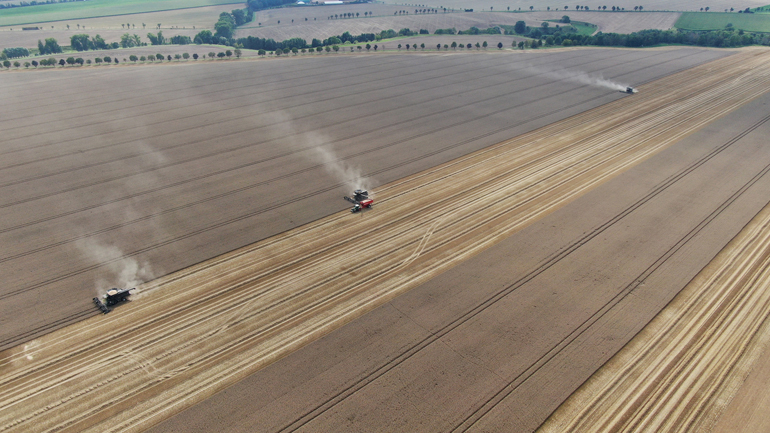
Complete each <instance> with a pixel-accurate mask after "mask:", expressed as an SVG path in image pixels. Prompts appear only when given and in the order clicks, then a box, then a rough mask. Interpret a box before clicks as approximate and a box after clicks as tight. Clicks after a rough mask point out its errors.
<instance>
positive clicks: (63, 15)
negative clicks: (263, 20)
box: [0, 0, 245, 26]
mask: <svg viewBox="0 0 770 433" xmlns="http://www.w3.org/2000/svg"><path fill="white" fill-rule="evenodd" d="M233 3H240V4H243V5H244V7H245V1H244V2H238V1H235V0H88V1H77V2H68V3H56V4H44V5H36V6H25V7H17V8H7V9H0V26H15V25H22V24H36V23H46V22H52V21H62V20H74V19H82V18H96V17H105V16H114V15H127V14H137V13H143V12H157V11H165V10H173V9H186V8H194V7H201V6H214V5H221V4H233Z"/></svg>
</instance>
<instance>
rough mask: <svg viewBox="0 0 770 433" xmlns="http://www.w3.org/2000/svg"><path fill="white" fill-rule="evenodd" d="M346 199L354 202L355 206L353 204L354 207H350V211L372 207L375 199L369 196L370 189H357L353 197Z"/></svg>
mask: <svg viewBox="0 0 770 433" xmlns="http://www.w3.org/2000/svg"><path fill="white" fill-rule="evenodd" d="M344 198H345V200H347V201H349V202H351V203H353V204H354V205H355V206H353V208H352V209H350V212H353V213H356V212H358V211H360V210H361V209H363V208H367V209H368V208H370V207H372V205H373V204H374V200H372V199H370V198H369V191H367V190H365V189H357V190H355V191H353V197H352V198H351V197H348V196H345V197H344Z"/></svg>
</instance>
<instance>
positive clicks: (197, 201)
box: [0, 48, 731, 348]
mask: <svg viewBox="0 0 770 433" xmlns="http://www.w3.org/2000/svg"><path fill="white" fill-rule="evenodd" d="M450 51H451V50H450ZM728 54H731V52H730V51H724V50H721V51H717V50H701V49H693V48H676V49H655V50H597V49H575V50H560V51H556V50H553V51H551V50H549V51H537V52H535V51H533V52H514V51H511V50H506V51H502V52H499V51H497V50H489V51H487V52H483V51H482V52H476V51H474V52H473V53H472V54H471V53H460V52H455V53H453V52H449V53H441V54H440V55H437V54H435V52H434V53H433V54H428V53H426V54H414V53H411V54H408V55H406V54H403V55H395V54H394V55H391V54H371V55H367V54H360V55H359V54H353V55H351V54H345V55H342V54H339V55H334V54H329V55H327V54H322V55H313V56H312V57H311V56H297V57H292V58H290V59H258V60H254V61H249V60H241V61H227V60H223V61H220V60H216V61H205V62H203V61H197V62H194V61H187V62H184V61H182V62H176V61H174V62H171V64H170V65H169V64H168V63H167V62H164V63H163V65H158V64H155V65H132V64H129V65H125V66H123V65H118V66H115V65H113V66H109V67H107V66H99V67H93V66H92V67H82V68H80V67H78V68H75V67H72V68H70V67H66V68H56V69H48V68H46V69H44V70H35V71H24V70H22V71H13V70H12V71H6V72H4V74H5V75H4V76H3V80H2V83H0V85H1V86H2V92H3V94H4V96H5V99H4V100H5V101H6V103H5V104H4V105H2V107H1V108H0V110H2V116H0V123H1V124H2V128H1V129H2V130H3V140H2V142H1V143H2V153H3V159H2V161H3V165H2V167H1V168H0V182H2V186H0V188H2V192H3V193H2V194H0V199H1V200H2V204H0V206H2V207H3V209H4V211H3V212H2V218H0V222H2V229H0V244H2V248H0V250H2V252H3V256H2V258H0V275H3V285H2V288H1V289H0V299H2V302H0V307H1V308H2V314H0V347H2V348H8V347H12V346H15V345H17V344H18V343H20V342H24V341H29V340H32V339H33V338H35V336H37V335H41V334H44V333H46V332H50V331H51V330H53V329H56V328H58V327H62V326H64V325H65V324H67V323H72V322H74V321H77V320H80V319H81V318H83V317H87V316H92V315H95V314H97V313H98V311H97V310H96V309H95V308H94V306H93V304H92V303H91V302H90V299H91V298H92V297H93V296H95V295H96V294H97V293H98V291H99V290H103V289H106V288H109V287H113V286H116V285H117V286H125V285H129V284H134V283H132V281H146V279H147V278H152V277H153V276H155V277H157V276H161V275H165V274H167V273H170V272H174V271H177V270H179V269H182V268H184V267H186V266H190V265H193V264H195V263H198V262H200V261H203V260H207V259H210V258H212V257H215V256H217V255H219V254H223V253H225V252H227V251H231V250H233V249H236V248H239V247H242V246H245V245H249V244H251V243H253V242H256V241H259V240H262V239H265V238H267V237H269V236H272V235H275V234H277V233H281V232H283V231H285V230H289V229H292V228H295V227H297V226H299V225H302V224H305V223H308V222H311V221H314V220H316V219H318V218H321V217H324V216H328V215H330V214H332V213H334V212H337V211H339V210H342V209H345V208H346V206H347V203H346V202H344V201H342V200H340V197H341V196H342V195H343V194H345V193H349V189H350V188H351V184H352V183H353V181H352V180H351V179H349V178H348V177H347V175H346V176H340V173H339V172H335V171H332V170H330V169H329V166H328V164H329V161H327V160H326V156H328V153H329V152H331V153H332V154H334V155H336V156H335V158H336V160H334V164H332V165H335V164H336V165H340V164H341V165H344V166H347V167H350V171H351V172H356V171H359V173H361V174H362V175H363V176H365V177H366V178H367V179H366V181H367V185H366V186H372V187H376V186H378V185H381V184H384V183H387V182H391V181H393V180H396V179H399V178H402V177H404V176H408V175H411V174H414V173H415V172H418V171H420V170H424V169H427V168H429V167H432V166H435V165H437V164H441V163H443V162H446V161H449V160H451V159H453V158H456V157H459V156H462V155H465V154H467V153H469V152H472V151H475V150H479V149H482V148H484V147H486V146H489V145H492V144H494V143H498V142H500V141H502V140H506V139H509V138H511V137H514V136H517V135H520V134H522V133H526V132H528V131H531V130H533V129H536V128H538V127H541V126H544V125H547V124H549V123H551V122H554V121H557V120H561V119H564V118H566V117H568V116H570V115H574V114H576V113H579V112H582V111H584V110H586V109H590V108H593V107H596V106H599V105H602V104H604V103H606V102H610V101H613V100H616V99H620V98H623V97H624V96H623V95H622V94H621V93H618V92H617V91H615V90H612V89H607V88H604V87H598V86H591V85H589V84H587V82H586V81H584V80H583V81H581V80H579V79H573V77H572V75H576V76H578V77H580V78H582V79H585V78H588V77H591V76H595V77H600V76H603V77H604V78H606V79H612V80H616V81H619V82H620V83H629V84H631V83H633V84H639V83H643V82H646V81H649V80H651V79H655V78H660V77H664V76H666V75H668V74H671V73H673V72H676V71H679V70H682V69H686V68H689V67H692V66H693V65H697V64H700V63H702V62H705V61H709V60H712V59H715V58H720V57H722V56H725V55H728ZM62 89H66V90H62ZM52 94H56V95H57V97H58V98H57V99H52V98H51V95H52ZM40 119H45V127H44V128H41V124H40Z"/></svg>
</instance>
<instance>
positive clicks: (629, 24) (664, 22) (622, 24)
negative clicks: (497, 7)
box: [524, 11, 680, 33]
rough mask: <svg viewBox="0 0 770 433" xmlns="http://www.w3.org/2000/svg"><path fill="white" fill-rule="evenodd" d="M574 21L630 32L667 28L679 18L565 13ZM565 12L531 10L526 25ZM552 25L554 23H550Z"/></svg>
mask: <svg viewBox="0 0 770 433" xmlns="http://www.w3.org/2000/svg"><path fill="white" fill-rule="evenodd" d="M566 14H567V15H569V17H570V19H572V20H574V21H582V22H586V23H591V24H595V25H596V26H597V29H596V30H597V31H599V32H604V33H632V32H638V31H640V30H647V29H658V30H668V29H671V28H673V27H674V23H675V22H676V20H677V19H678V18H679V15H680V14H679V13H678V12H643V13H633V12H625V13H612V12H590V11H589V12H576V11H572V12H571V13H566ZM563 15H565V12H564V11H562V12H556V13H554V12H533V13H530V14H526V16H527V19H525V20H524V21H525V22H526V23H527V25H528V26H540V24H541V23H542V22H543V21H546V20H558V19H560V18H561V17H562V16H563ZM550 24H551V25H554V23H550Z"/></svg>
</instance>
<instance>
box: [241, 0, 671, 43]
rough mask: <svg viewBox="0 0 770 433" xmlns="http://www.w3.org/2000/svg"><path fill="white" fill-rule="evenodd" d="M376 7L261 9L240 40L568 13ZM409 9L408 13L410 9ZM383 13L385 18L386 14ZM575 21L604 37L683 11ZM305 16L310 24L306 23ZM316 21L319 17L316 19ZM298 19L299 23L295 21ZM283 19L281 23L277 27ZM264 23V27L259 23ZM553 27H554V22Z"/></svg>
mask: <svg viewBox="0 0 770 433" xmlns="http://www.w3.org/2000/svg"><path fill="white" fill-rule="evenodd" d="M373 6H375V5H349V6H348V5H345V6H338V8H339V9H333V8H332V7H313V8H285V9H274V10H270V11H262V12H259V13H258V14H257V17H256V18H255V23H253V24H247V25H245V26H243V27H240V28H239V30H238V31H237V35H238V37H245V36H249V35H251V36H257V37H261V38H273V39H275V40H277V41H281V40H285V39H289V38H292V37H301V38H304V39H306V40H308V41H310V40H311V39H312V38H317V39H325V38H328V37H329V36H335V35H341V34H342V33H344V32H346V31H348V32H350V33H351V34H353V35H358V34H361V33H379V32H381V31H383V30H388V29H393V30H396V31H398V30H400V29H402V28H408V29H411V30H414V31H417V30H420V29H425V30H428V31H429V32H430V33H431V34H432V33H434V32H435V31H436V29H448V28H455V29H457V30H468V29H469V28H471V27H474V26H475V27H478V28H480V29H487V28H489V27H494V26H496V25H501V24H503V25H511V26H512V25H514V24H516V22H517V21H525V22H526V23H527V25H529V26H535V27H539V26H540V24H542V22H543V21H544V20H555V19H560V18H561V17H562V15H564V12H545V11H543V12H531V13H530V12H528V13H509V12H473V13H459V12H455V13H442V12H439V13H437V14H414V13H413V12H414V9H415V8H414V7H412V8H411V10H410V9H409V8H407V7H406V6H390V8H392V9H394V10H410V14H409V15H400V16H393V15H392V12H390V10H387V9H386V8H387V7H386V6H379V7H378V8H377V9H375V8H374V7H373ZM405 8H406V9H405ZM365 11H371V12H372V13H373V14H374V17H373V18H364V17H363V14H364V12H365ZM347 12H352V13H359V14H360V16H359V18H351V19H332V20H328V19H327V17H328V16H329V15H330V14H334V13H347ZM381 14H385V15H384V16H381ZM569 15H570V16H571V18H572V19H574V20H576V21H584V22H588V23H591V24H595V25H597V26H598V29H597V30H598V31H602V32H605V33H608V32H616V33H631V32H635V31H638V30H644V29H669V28H672V27H673V26H674V23H675V22H676V20H677V18H679V13H676V12H656V13H652V12H651V13H647V12H645V13H610V12H575V11H573V12H572V13H570V14H569ZM305 18H308V21H307V22H305ZM314 18H315V19H316V20H315V21H314ZM292 19H293V20H294V23H292V22H291V20H292ZM278 21H280V22H281V23H280V24H278ZM259 23H262V26H259V25H258V24H259ZM551 24H552V23H551Z"/></svg>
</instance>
